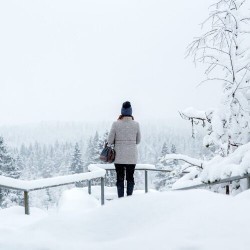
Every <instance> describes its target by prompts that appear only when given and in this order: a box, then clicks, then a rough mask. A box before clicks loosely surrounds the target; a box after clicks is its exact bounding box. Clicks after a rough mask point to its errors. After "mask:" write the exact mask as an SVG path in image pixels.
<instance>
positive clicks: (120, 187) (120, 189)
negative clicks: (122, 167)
mask: <svg viewBox="0 0 250 250" xmlns="http://www.w3.org/2000/svg"><path fill="white" fill-rule="evenodd" d="M116 186H117V194H118V198H121V197H124V181H118V182H116Z"/></svg>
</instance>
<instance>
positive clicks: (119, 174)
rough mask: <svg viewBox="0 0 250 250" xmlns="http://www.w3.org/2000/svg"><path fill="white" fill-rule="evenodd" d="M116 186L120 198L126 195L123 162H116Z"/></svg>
mask: <svg viewBox="0 0 250 250" xmlns="http://www.w3.org/2000/svg"><path fill="white" fill-rule="evenodd" d="M115 171H116V186H117V193H118V198H121V197H124V175H125V169H124V165H123V164H115Z"/></svg>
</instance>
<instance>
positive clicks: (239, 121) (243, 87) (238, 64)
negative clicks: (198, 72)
mask: <svg viewBox="0 0 250 250" xmlns="http://www.w3.org/2000/svg"><path fill="white" fill-rule="evenodd" d="M246 3H247V1H246V0H219V1H217V2H216V3H215V4H213V5H212V6H211V11H210V13H209V16H208V18H207V19H206V20H205V21H204V23H203V25H202V27H203V29H204V33H203V34H202V35H201V36H200V37H198V38H196V39H195V40H194V41H193V42H192V43H191V44H190V45H189V47H188V55H193V56H194V61H195V62H196V63H203V64H205V65H207V68H206V71H205V74H206V79H205V80H204V81H203V82H206V81H216V82H221V83H222V86H223V91H222V98H221V104H220V106H219V107H218V108H217V109H215V110H207V111H197V110H195V109H191V108H189V109H187V110H184V111H183V112H181V116H182V117H183V118H184V119H188V120H190V121H191V123H192V125H195V124H202V125H203V126H204V127H206V129H207V136H205V138H204V145H205V146H206V147H208V148H211V149H212V150H213V152H214V153H215V154H220V155H221V156H227V155H228V154H229V153H231V152H233V151H234V150H235V148H237V147H238V146H240V145H243V144H245V143H247V142H249V141H250V105H249V101H250V83H249V80H250V51H249V45H250V28H249V27H250V26H249V24H250V22H249V21H250V12H249V10H248V8H247V7H246Z"/></svg>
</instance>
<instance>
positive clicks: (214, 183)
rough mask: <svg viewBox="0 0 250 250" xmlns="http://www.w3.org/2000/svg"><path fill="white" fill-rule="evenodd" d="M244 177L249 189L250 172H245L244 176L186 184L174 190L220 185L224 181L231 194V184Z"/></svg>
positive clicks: (227, 190)
mask: <svg viewBox="0 0 250 250" xmlns="http://www.w3.org/2000/svg"><path fill="white" fill-rule="evenodd" d="M242 179H247V189H250V174H245V175H243V176H240V175H238V176H232V177H229V178H224V179H221V180H217V181H214V182H208V183H202V184H197V185H192V186H186V187H182V188H175V189H173V190H190V189H197V188H205V187H210V186H213V185H218V184H223V183H227V185H226V194H229V193H230V191H229V184H231V183H232V182H233V181H239V180H242Z"/></svg>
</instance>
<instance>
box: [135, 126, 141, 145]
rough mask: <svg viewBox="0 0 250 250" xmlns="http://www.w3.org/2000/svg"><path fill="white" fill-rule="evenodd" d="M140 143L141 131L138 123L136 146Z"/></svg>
mask: <svg viewBox="0 0 250 250" xmlns="http://www.w3.org/2000/svg"><path fill="white" fill-rule="evenodd" d="M140 142H141V129H140V125H139V123H138V130H137V134H136V144H139V143H140Z"/></svg>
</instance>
